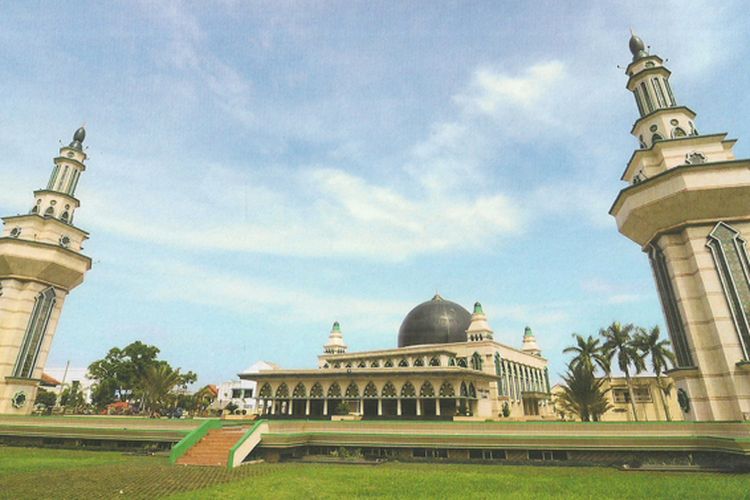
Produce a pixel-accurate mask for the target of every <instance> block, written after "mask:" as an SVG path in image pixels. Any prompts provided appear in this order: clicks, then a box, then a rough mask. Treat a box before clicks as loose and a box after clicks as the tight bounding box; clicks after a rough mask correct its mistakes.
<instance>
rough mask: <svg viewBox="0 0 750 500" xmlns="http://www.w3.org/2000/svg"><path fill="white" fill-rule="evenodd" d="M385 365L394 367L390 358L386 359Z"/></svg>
mask: <svg viewBox="0 0 750 500" xmlns="http://www.w3.org/2000/svg"><path fill="white" fill-rule="evenodd" d="M383 366H385V367H386V368H393V361H391V360H390V359H386V360H385V364H384V365H383Z"/></svg>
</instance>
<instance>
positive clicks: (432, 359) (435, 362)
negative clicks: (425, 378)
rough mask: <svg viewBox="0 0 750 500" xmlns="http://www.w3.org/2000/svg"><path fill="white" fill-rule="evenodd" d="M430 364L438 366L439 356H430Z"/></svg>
mask: <svg viewBox="0 0 750 500" xmlns="http://www.w3.org/2000/svg"><path fill="white" fill-rule="evenodd" d="M430 366H440V358H439V357H438V356H433V357H431V358H430Z"/></svg>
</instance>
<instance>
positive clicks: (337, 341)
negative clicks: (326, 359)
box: [323, 321, 347, 354]
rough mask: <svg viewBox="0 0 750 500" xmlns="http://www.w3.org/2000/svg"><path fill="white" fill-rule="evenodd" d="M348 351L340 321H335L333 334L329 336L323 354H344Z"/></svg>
mask: <svg viewBox="0 0 750 500" xmlns="http://www.w3.org/2000/svg"><path fill="white" fill-rule="evenodd" d="M346 349H347V346H346V344H345V343H344V336H343V335H342V334H341V325H340V324H339V322H338V321H334V322H333V327H331V333H330V334H329V335H328V342H326V344H325V345H324V346H323V352H324V353H325V354H344V353H345V352H346Z"/></svg>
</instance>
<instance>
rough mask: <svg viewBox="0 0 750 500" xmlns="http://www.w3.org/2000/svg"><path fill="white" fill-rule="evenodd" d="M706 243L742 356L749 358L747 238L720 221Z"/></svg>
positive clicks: (749, 289) (749, 270)
mask: <svg viewBox="0 0 750 500" xmlns="http://www.w3.org/2000/svg"><path fill="white" fill-rule="evenodd" d="M706 246H708V248H709V249H710V250H711V255H712V256H713V258H714V263H715V264H716V270H717V272H718V273H719V280H720V281H721V285H722V288H723V289H724V298H725V299H726V301H727V306H729V310H730V312H731V314H732V319H733V320H734V327H735V331H736V333H737V336H738V340H739V341H740V347H741V348H742V353H743V358H744V360H746V361H747V360H750V259H748V254H747V247H746V245H745V240H744V238H742V236H741V235H740V232H739V231H737V230H736V229H734V228H733V227H732V226H730V225H728V224H727V223H725V222H719V223H718V224H716V226H715V227H714V229H713V231H711V233H710V234H709V235H708V242H707V243H706Z"/></svg>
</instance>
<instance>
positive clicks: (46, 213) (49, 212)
mask: <svg viewBox="0 0 750 500" xmlns="http://www.w3.org/2000/svg"><path fill="white" fill-rule="evenodd" d="M54 215H55V209H54V208H52V207H49V208H47V210H45V211H44V216H45V217H54Z"/></svg>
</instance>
